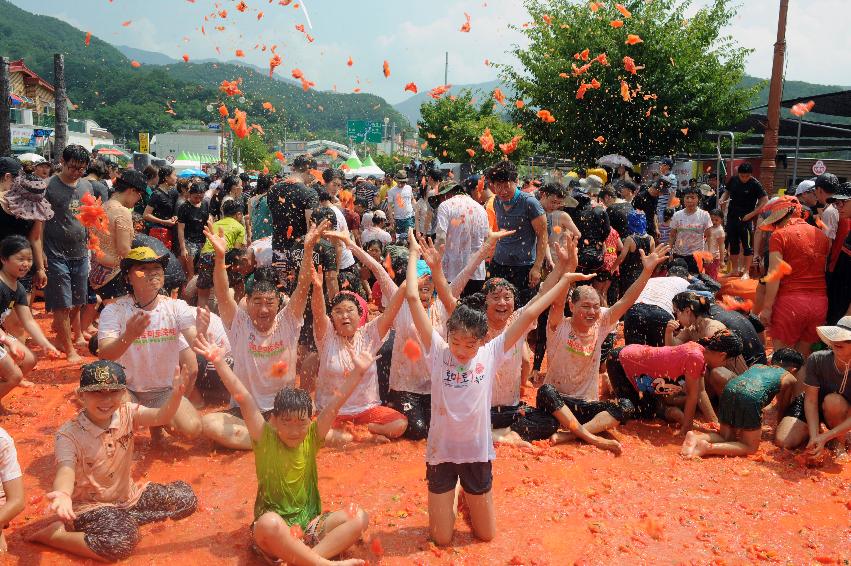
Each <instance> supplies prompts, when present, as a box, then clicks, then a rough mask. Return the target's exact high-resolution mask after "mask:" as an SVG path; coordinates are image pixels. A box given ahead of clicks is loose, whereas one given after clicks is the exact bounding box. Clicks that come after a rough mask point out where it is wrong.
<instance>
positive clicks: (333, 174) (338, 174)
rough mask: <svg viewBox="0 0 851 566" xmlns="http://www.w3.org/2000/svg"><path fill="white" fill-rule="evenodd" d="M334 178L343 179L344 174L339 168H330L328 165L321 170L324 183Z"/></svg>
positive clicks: (344, 177)
mask: <svg viewBox="0 0 851 566" xmlns="http://www.w3.org/2000/svg"><path fill="white" fill-rule="evenodd" d="M334 179H337V180H339V181H344V180H345V179H346V175H345V174H344V173H343V172H342V171H340V170H339V169H331V168H330V167H329V168H328V169H326V170H325V171H323V172H322V180H323V181H325V184H328V183H330V182H331V181H333V180H334Z"/></svg>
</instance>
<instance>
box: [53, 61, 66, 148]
mask: <svg viewBox="0 0 851 566" xmlns="http://www.w3.org/2000/svg"><path fill="white" fill-rule="evenodd" d="M53 104H54V106H56V125H55V128H56V129H55V130H54V132H53V159H54V161H55V160H57V159H59V158H60V157H61V156H62V152H63V151H64V150H65V146H66V145H68V97H67V95H66V94H65V56H64V55H62V54H61V53H56V54H54V55H53Z"/></svg>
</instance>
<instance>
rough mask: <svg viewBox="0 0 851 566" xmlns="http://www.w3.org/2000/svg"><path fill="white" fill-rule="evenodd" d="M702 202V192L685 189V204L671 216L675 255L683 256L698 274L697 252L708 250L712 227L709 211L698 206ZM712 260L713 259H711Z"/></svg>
mask: <svg viewBox="0 0 851 566" xmlns="http://www.w3.org/2000/svg"><path fill="white" fill-rule="evenodd" d="M698 204H700V193H699V192H698V190H697V189H695V188H691V187H688V188H686V189H683V205H684V206H685V208H683V209H682V210H678V211H676V212H675V213H674V216H673V218H671V235H670V237H669V238H670V242H671V244H672V245H673V247H674V257H678V258H682V259H684V260H685V262H686V264H687V265H688V270H689V272H690V273H694V274H697V273H699V270H698V268H697V260H696V259H695V257H694V253H695V252H703V251H705V250H706V240H707V239H708V237H709V230H710V229H711V228H712V219H711V218H710V217H709V213H708V212H706V211H705V210H702V209H700V208H698V207H697V205H698ZM709 261H711V260H709Z"/></svg>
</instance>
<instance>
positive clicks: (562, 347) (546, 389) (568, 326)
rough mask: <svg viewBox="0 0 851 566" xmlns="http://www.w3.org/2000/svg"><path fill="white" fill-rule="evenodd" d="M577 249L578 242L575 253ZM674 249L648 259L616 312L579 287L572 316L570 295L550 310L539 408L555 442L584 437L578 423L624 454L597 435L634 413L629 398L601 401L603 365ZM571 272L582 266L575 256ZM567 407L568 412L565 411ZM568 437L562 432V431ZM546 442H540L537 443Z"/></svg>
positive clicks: (660, 249)
mask: <svg viewBox="0 0 851 566" xmlns="http://www.w3.org/2000/svg"><path fill="white" fill-rule="evenodd" d="M575 246H576V244H575V243H572V246H571V247H572V248H574V249H575ZM669 249H670V248H668V246H659V247H658V248H656V251H654V252H653V253H651V254H648V255H644V253H643V252H642V262H643V265H644V269H643V271H642V273H641V276H640V277H639V278H638V280H637V281H636V282H635V283H634V284H633V285H632V286H631V287H630V288H629V289H628V290H627V292H626V293H624V296H623V298H621V299H620V300H619V301H618V302H617V303H615V304H614V305H612V307H611V308H606V307H602V308H601V306H600V302H601V301H600V296H599V294H597V293H596V292H595V290H594V289H593V288H591V287H588V286H587V285H586V286H579V287H576V288H574V289H573V290H572V291H571V293H570V299H569V301H568V306H569V307H570V312H571V313H572V316H570V317H565V316H564V311H565V309H564V304H565V300H566V299H567V293H566V292H565V293H564V294H562V295H559V296H557V297H556V300H555V301H554V302H553V305H552V307H551V308H550V315H549V319H548V321H547V355H548V357H547V364H548V371H547V376H546V379H545V381H544V385H543V386H541V388H540V389H538V394H537V398H536V401H535V405H536V406H537V408H538V409H537V411H538V412H542V413H544V415H542V416H541V418H542V419H543V420H544V421H545V422H547V423H549V426H548V427H546V428H545V429H542V433H543V434H546V433H549V434H548V435H547V436H546V437H544V438H549V439H550V440H551V441H552V442H556V443H559V442H567V441H569V440H573V439H575V438H582V437H581V436H580V435H578V434H576V422H575V421H574V420H573V419H571V418H569V417H570V416H572V415H576V419H577V420H578V422H579V423H581V425H582V426H583V427H584V429H585V430H586V431H587V432H588V433H589V434H590V435H591V437H592V438H591V439H585V438H582V439H583V440H586V442H590V443H592V444H594V445H595V446H598V447H600V448H604V449H607V450H612V451H614V452H616V453H619V452H620V444H619V443H618V442H616V441H614V440H604V439H601V438H599V437H597V436H595V435H597V434H599V433H601V432H603V431H605V430H609V429H612V428H614V427H616V426H618V424H619V423H624V422H626V420H627V419H629V418H630V417H631V415H632V413H634V407H633V406H632V404H631V403H630V402H629V401H628V400H627V399H615V400H614V401H601V400H600V361H601V359H603V357H604V355H603V348H604V343H605V341H606V337H607V336H608V335H609V333H610V332H611V331H612V330H614V329H615V328H616V327H617V323H618V320H620V318H621V317H622V316H623V315H624V314H625V313H626V312H627V310H628V309H629V308H630V307H631V306H632V303H633V301H635V300H636V299H637V298H638V296H639V295H640V293H641V291H642V289H643V288H644V285H645V284H646V283H647V281H649V280H650V276H651V275H652V274H653V271H654V270H655V269H656V267H657V266H658V265H659V264H660V263H662V262H663V261H665V259H666V254H667V253H668V251H669ZM570 261H571V263H570V264H569V265H568V266H566V269H568V270H570V269H571V268H574V266H575V264H576V261H577V260H576V258H575V254H573V255H571V260H570ZM564 408H566V409H567V411H564V410H563V409H564ZM560 428H561V429H563V430H565V431H567V432H559V429H560ZM535 440H540V438H535Z"/></svg>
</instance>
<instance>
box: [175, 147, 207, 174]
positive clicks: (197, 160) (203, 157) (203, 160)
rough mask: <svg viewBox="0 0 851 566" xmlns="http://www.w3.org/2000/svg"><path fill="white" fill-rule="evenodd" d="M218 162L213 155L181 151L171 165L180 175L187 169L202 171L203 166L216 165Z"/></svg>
mask: <svg viewBox="0 0 851 566" xmlns="http://www.w3.org/2000/svg"><path fill="white" fill-rule="evenodd" d="M217 161H218V159H216V158H215V157H213V156H212V155H207V154H204V153H188V152H185V151H181V152H180V153H179V154H177V157H175V158H174V162H173V163H170V164H169V165H171V166H172V167H174V170H175V171H176V172H177V173H178V174H180V172H181V171H183V170H185V169H201V168H202V165H205V164H208V163H216V162H217Z"/></svg>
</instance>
